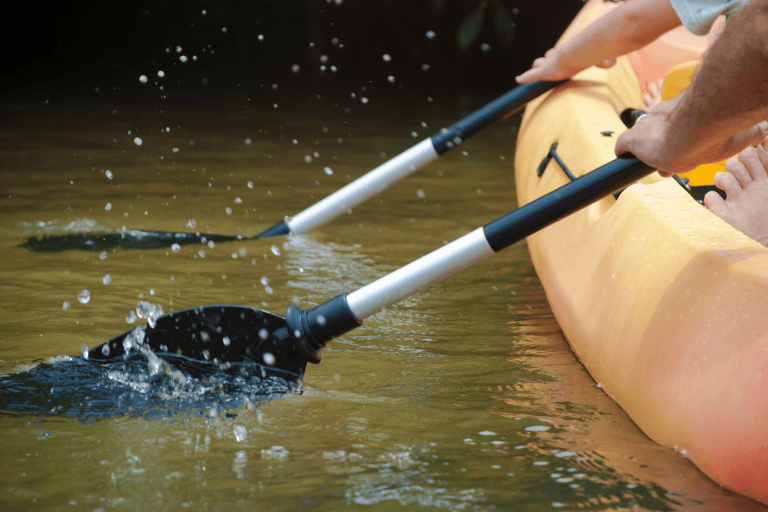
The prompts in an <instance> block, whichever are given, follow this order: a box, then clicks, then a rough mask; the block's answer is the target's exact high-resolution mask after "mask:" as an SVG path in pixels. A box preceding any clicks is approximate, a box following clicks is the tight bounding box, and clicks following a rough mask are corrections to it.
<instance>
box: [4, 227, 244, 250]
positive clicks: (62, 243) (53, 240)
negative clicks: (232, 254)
mask: <svg viewBox="0 0 768 512" xmlns="http://www.w3.org/2000/svg"><path fill="white" fill-rule="evenodd" d="M235 240H247V237H243V236H231V235H211V234H205V233H170V232H167V231H144V230H140V229H132V230H130V231H127V230H126V231H124V232H123V231H120V232H117V233H71V234H68V235H52V236H45V237H42V238H40V239H38V238H37V237H36V236H33V237H30V238H29V239H28V240H27V241H26V242H25V243H23V244H21V245H20V246H19V247H24V248H26V249H29V250H30V251H32V252H62V251H71V250H76V251H96V252H101V251H108V250H112V249H169V248H171V247H172V246H173V245H174V244H177V245H179V246H181V245H190V244H206V243H208V242H232V241H235Z"/></svg>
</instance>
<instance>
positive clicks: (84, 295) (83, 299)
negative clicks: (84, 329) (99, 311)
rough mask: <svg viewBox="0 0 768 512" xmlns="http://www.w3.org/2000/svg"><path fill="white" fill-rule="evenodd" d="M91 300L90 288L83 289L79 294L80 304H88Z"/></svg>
mask: <svg viewBox="0 0 768 512" xmlns="http://www.w3.org/2000/svg"><path fill="white" fill-rule="evenodd" d="M89 300H91V292H89V291H88V290H83V291H81V292H80V293H79V294H78V295H77V302H79V303H80V304H88V301H89Z"/></svg>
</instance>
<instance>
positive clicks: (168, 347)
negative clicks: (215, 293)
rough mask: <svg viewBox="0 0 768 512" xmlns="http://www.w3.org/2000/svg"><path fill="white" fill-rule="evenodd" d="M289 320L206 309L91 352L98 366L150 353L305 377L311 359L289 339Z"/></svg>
mask: <svg viewBox="0 0 768 512" xmlns="http://www.w3.org/2000/svg"><path fill="white" fill-rule="evenodd" d="M285 328H286V322H285V320H284V319H283V318H282V317H280V316H278V315H275V314H272V313H269V312H267V311H262V310H260V309H255V308H249V307H245V306H203V307H198V308H192V309H185V310H183V311H177V312H175V313H171V314H170V315H165V316H162V317H160V318H158V319H157V320H156V322H155V325H154V326H151V325H150V324H149V323H147V324H143V325H140V326H138V327H136V328H135V329H132V330H130V331H128V332H125V333H123V334H121V335H120V336H117V337H116V338H113V339H111V340H109V341H108V342H106V343H104V344H102V345H99V346H98V347H96V348H94V349H92V350H90V351H89V352H88V359H89V360H93V361H105V362H106V361H114V360H116V359H118V358H123V357H125V356H127V355H130V354H131V353H132V352H137V351H141V350H146V348H144V347H147V348H149V349H150V350H151V351H152V352H154V353H155V354H156V355H157V356H159V357H160V358H162V357H163V354H169V355H173V356H182V357H184V358H187V359H191V360H197V361H210V362H214V363H216V362H218V363H221V364H226V363H236V362H254V363H257V364H259V365H261V366H262V367H264V368H265V370H266V371H267V373H271V374H281V373H283V372H290V373H292V374H294V375H296V376H297V377H298V378H301V376H303V375H304V369H305V367H306V364H307V362H306V359H304V358H302V357H301V356H299V354H298V353H297V352H296V351H295V349H294V346H293V343H291V342H290V341H289V340H288V339H287V338H288V337H287V335H286V332H287V331H286V329H285Z"/></svg>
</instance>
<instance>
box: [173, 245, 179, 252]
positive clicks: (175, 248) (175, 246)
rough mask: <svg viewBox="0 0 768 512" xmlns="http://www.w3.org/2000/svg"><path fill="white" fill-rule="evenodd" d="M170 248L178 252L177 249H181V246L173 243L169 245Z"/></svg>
mask: <svg viewBox="0 0 768 512" xmlns="http://www.w3.org/2000/svg"><path fill="white" fill-rule="evenodd" d="M171 250H172V251H173V252H179V251H180V250H181V246H180V245H179V244H173V245H172V246H171Z"/></svg>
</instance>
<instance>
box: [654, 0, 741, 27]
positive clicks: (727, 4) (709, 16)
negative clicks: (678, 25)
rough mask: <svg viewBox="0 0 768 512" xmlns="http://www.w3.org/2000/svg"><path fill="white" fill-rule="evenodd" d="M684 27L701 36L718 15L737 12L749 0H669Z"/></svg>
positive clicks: (729, 14)
mask: <svg viewBox="0 0 768 512" xmlns="http://www.w3.org/2000/svg"><path fill="white" fill-rule="evenodd" d="M669 3H670V4H671V5H672V8H673V9H674V10H675V12H677V15H678V16H679V17H680V21H681V22H682V23H683V25H684V26H685V28H687V29H688V30H690V31H691V32H693V33H694V34H696V35H698V36H703V35H704V34H706V33H707V32H709V29H710V28H712V24H713V23H714V22H715V20H716V19H717V17H718V16H720V15H721V14H724V15H725V16H731V15H732V14H735V13H737V12H739V11H740V10H741V9H742V7H744V6H745V5H746V4H748V3H749V0H669Z"/></svg>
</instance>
